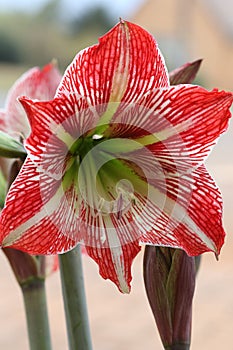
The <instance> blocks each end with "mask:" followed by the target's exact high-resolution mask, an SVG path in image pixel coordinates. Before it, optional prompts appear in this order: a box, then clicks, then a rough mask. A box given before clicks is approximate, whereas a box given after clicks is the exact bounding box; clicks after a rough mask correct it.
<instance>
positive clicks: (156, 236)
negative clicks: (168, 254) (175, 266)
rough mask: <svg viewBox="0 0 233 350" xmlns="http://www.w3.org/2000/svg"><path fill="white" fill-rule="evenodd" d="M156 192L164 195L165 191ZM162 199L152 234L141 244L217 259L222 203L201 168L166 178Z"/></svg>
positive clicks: (220, 241)
mask: <svg viewBox="0 0 233 350" xmlns="http://www.w3.org/2000/svg"><path fill="white" fill-rule="evenodd" d="M160 190H161V191H164V192H165V189H161V188H160ZM166 195H167V200H166V202H165V205H164V209H163V213H162V215H161V216H160V217H159V218H158V219H157V221H156V223H155V227H154V230H151V231H150V232H147V233H145V234H144V235H143V236H142V237H141V239H140V240H141V242H142V243H143V244H155V245H165V246H170V247H181V248H183V249H184V250H185V251H186V252H187V254H189V255H199V254H201V253H203V252H205V251H213V252H215V253H216V254H217V255H218V254H219V253H220V249H221V247H222V245H223V242H224V237H225V233H224V229H223V227H222V199H221V194H220V192H219V190H218V188H217V186H216V185H215V183H214V180H213V179H212V178H211V176H210V175H209V173H208V171H207V170H206V168H205V167H204V165H202V166H201V167H199V168H198V169H197V170H196V171H194V172H193V173H192V174H189V175H187V176H182V177H181V178H175V177H170V178H169V177H168V178H167V182H166ZM151 212H152V210H151ZM148 215H152V214H150V213H148Z"/></svg>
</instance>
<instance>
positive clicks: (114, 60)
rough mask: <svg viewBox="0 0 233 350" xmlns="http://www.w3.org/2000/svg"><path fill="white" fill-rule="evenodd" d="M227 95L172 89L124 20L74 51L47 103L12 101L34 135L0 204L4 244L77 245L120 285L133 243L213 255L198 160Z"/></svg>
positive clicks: (211, 209) (217, 232)
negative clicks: (91, 43)
mask: <svg viewBox="0 0 233 350" xmlns="http://www.w3.org/2000/svg"><path fill="white" fill-rule="evenodd" d="M232 100H233V96H232V94H231V93H227V92H224V91H218V90H216V89H215V90H213V91H210V92H209V91H207V90H205V89H203V88H201V87H199V86H192V85H178V86H170V85H169V77H168V72H167V69H166V66H165V63H164V59H163V57H162V55H161V53H160V51H159V50H158V48H157V44H156V42H155V40H154V38H153V37H152V36H151V35H150V34H149V33H147V32H146V31H145V30H143V29H142V28H141V27H139V26H137V25H135V24H132V23H129V22H125V21H120V23H119V24H117V25H116V26H115V27H114V28H113V29H112V30H110V31H109V32H108V33H107V34H106V35H105V36H103V37H102V38H101V39H100V41H99V44H97V45H94V46H92V47H90V48H87V49H85V50H83V51H82V52H80V53H79V54H77V56H76V57H75V59H74V61H73V62H72V63H71V65H70V66H69V67H68V69H67V70H66V72H65V74H64V76H63V78H62V81H61V83H60V85H59V87H58V89H57V92H56V95H55V98H54V99H53V100H51V101H45V102H38V101H35V100H31V99H29V98H27V97H21V98H20V102H21V104H22V105H23V107H24V109H25V111H26V113H27V116H28V119H29V121H30V125H31V130H32V131H31V134H30V136H29V137H28V138H27V139H26V141H25V142H24V147H25V148H26V149H27V152H28V157H27V159H26V161H25V163H24V165H23V167H22V169H21V172H20V174H19V176H18V177H17V179H16V180H15V182H14V183H13V185H12V187H11V189H10V191H9V193H8V196H7V200H6V205H5V208H4V210H3V212H2V216H1V242H2V246H12V247H15V248H17V249H21V250H24V251H27V252H30V253H33V254H53V253H62V252H65V251H67V250H70V249H72V248H73V247H74V246H76V245H77V244H78V243H79V242H81V243H83V244H85V246H86V250H87V253H88V254H89V255H90V256H91V257H92V258H93V259H94V260H95V261H96V262H97V263H98V264H99V268H100V274H101V275H102V276H103V277H104V278H109V279H111V280H112V281H113V282H114V283H115V284H116V285H117V286H118V288H119V289H120V290H121V291H122V292H129V289H130V281H131V264H132V261H133V259H134V257H135V256H136V255H137V254H138V252H139V251H140V245H141V244H152V245H164V246H170V247H180V248H182V249H184V250H185V251H186V252H187V253H188V254H189V255H198V254H201V253H203V252H205V251H213V252H214V253H215V254H217V255H218V254H219V253H220V249H221V246H222V244H223V242H224V236H225V233H224V230H223V227H222V207H221V196H220V193H219V191H218V189H217V188H216V186H215V184H214V182H213V180H212V179H211V177H210V175H209V174H208V172H207V170H206V168H205V166H204V165H203V162H204V159H205V158H206V156H207V155H208V153H209V152H210V149H211V148H212V146H213V145H214V144H215V142H216V140H217V138H218V137H219V135H220V134H221V133H222V132H224V131H225V130H226V128H227V125H228V120H229V118H230V112H229V108H230V106H231V103H232ZM22 204H23V205H22ZM18 208H21V209H20V210H18Z"/></svg>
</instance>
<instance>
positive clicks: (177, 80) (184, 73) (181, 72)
mask: <svg viewBox="0 0 233 350" xmlns="http://www.w3.org/2000/svg"><path fill="white" fill-rule="evenodd" d="M201 62H202V60H196V61H194V62H191V63H185V64H184V65H183V66H181V67H179V68H176V69H174V70H173V71H171V72H170V73H169V80H170V84H171V85H178V84H190V83H192V82H193V80H194V79H195V77H196V74H197V72H198V70H199V68H200V65H201Z"/></svg>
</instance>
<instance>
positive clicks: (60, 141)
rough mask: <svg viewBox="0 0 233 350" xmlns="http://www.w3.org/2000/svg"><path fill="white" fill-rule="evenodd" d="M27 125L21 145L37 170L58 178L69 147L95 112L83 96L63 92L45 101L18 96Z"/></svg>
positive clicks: (64, 165)
mask: <svg viewBox="0 0 233 350" xmlns="http://www.w3.org/2000/svg"><path fill="white" fill-rule="evenodd" d="M20 102H21V103H22V105H23V107H24V109H25V111H26V112H27V115H28V119H29V121H30V124H31V130H32V132H31V134H30V136H29V137H28V138H27V140H26V141H25V148H26V149H27V151H28V152H29V153H30V157H31V159H32V160H33V161H34V163H36V164H37V165H38V166H39V168H40V169H43V171H46V172H47V174H50V176H53V177H54V178H57V179H58V178H61V176H62V175H63V173H64V171H65V170H66V167H67V162H68V161H69V150H70V148H71V147H72V144H74V143H75V142H76V141H77V140H78V139H79V138H80V137H81V136H82V135H84V134H85V133H86V132H87V131H88V130H89V129H91V128H92V127H93V125H95V124H96V122H95V119H96V115H97V112H96V110H94V112H93V110H92V109H91V108H88V105H87V102H86V99H83V98H76V95H69V96H68V97H66V96H65V95H63V96H62V97H61V98H55V99H54V100H52V101H49V102H35V101H32V100H30V99H27V98H25V97H24V98H20Z"/></svg>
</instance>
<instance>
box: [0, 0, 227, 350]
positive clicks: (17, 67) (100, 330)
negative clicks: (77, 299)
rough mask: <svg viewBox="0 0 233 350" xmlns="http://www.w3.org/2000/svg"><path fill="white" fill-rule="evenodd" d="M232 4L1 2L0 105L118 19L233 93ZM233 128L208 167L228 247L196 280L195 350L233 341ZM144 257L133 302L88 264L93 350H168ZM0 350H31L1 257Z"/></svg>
mask: <svg viewBox="0 0 233 350" xmlns="http://www.w3.org/2000/svg"><path fill="white" fill-rule="evenodd" d="M232 16H233V2H232V0H221V1H219V0H192V1H187V0H131V1H123V0H121V1H115V2H113V3H112V2H109V1H108V0H102V1H101V0H99V1H98V0H95V1H94V0H88V1H87V0H85V2H84V1H77V2H75V1H72V0H52V1H48V0H34V1H33V3H32V2H31V1H27V0H18V1H17V2H16V1H14V0H1V3H0V106H1V107H2V106H3V105H4V99H5V96H6V93H7V90H8V89H9V88H10V87H11V85H12V84H13V83H14V81H15V80H16V79H17V78H18V77H19V76H20V75H21V74H22V73H23V72H24V71H25V70H27V69H28V68H30V67H33V66H43V65H44V64H46V63H48V62H50V61H51V60H52V59H53V58H55V59H57V61H58V66H59V68H60V70H61V71H64V69H65V68H66V66H67V65H68V64H69V63H70V62H71V60H72V59H73V57H74V56H75V54H76V53H77V52H78V51H79V50H81V49H82V48H84V47H86V46H89V45H92V44H94V43H96V42H97V40H98V37H99V36H101V35H103V34H104V33H105V32H106V31H107V30H108V29H110V28H111V27H112V26H113V25H115V24H116V23H117V22H118V19H119V17H122V18H124V19H128V20H130V21H132V22H135V23H137V24H139V25H141V26H143V27H144V28H145V29H148V30H149V31H150V32H151V33H152V34H153V35H154V36H155V38H156V39H157V41H158V43H159V46H160V48H161V50H162V52H163V54H164V56H165V59H166V62H167V65H168V67H169V69H173V68H175V67H177V66H179V65H181V64H183V63H185V62H186V61H192V60H195V59H199V58H203V59H204V62H203V65H202V67H201V70H200V73H199V75H198V79H197V81H198V83H200V84H202V85H203V86H204V87H206V88H210V89H212V88H214V87H218V88H221V89H226V90H232V87H233V69H232V64H233V21H232ZM232 151H233V126H232V123H231V126H230V129H229V131H228V133H227V134H225V135H224V136H223V137H222V138H221V140H220V141H219V142H218V145H217V146H216V147H215V149H214V150H213V152H212V154H211V155H210V157H209V159H208V161H207V167H208V169H209V170H210V172H211V174H212V175H213V177H214V178H215V180H216V182H217V183H218V185H219V187H220V188H221V191H222V193H223V199H224V226H225V228H226V231H227V239H226V244H225V246H224V248H223V250H222V254H221V256H220V261H219V262H216V261H215V259H214V256H212V255H211V254H205V255H204V257H203V259H202V266H201V270H200V272H199V275H198V278H197V287H196V293H195V298H194V310H193V314H194V315H193V341H192V346H191V350H202V349H205V350H206V349H211V350H217V349H223V348H225V349H230V347H231V346H232V343H233V332H232V329H233V272H232V270H233V238H232V236H233V218H232V214H233V156H232ZM142 255H143V254H140V255H139V256H138V257H137V258H136V260H135V262H134V265H133V283H132V292H131V294H130V295H121V294H120V293H119V292H118V291H117V290H116V288H115V286H114V285H112V284H111V283H110V282H108V281H104V280H102V279H101V278H100V277H99V275H98V269H97V266H96V265H95V263H94V262H93V261H91V260H90V259H89V258H88V257H84V269H85V279H86V292H87V298H88V307H89V315H90V324H91V331H92V335H93V345H94V346H93V347H94V349H95V350H119V349H121V350H129V349H134V350H142V349H143V350H144V349H162V346H161V343H160V340H159V336H158V332H157V329H156V327H155V324H154V321H153V317H152V313H151V311H150V309H149V306H148V303H147V299H146V296H145V292H144V287H143V281H142ZM0 279H1V283H0V320H1V321H0V349H7V350H13V349H15V346H16V345H17V349H18V350H26V349H28V343H27V335H26V323H25V318H24V310H23V301H22V297H21V295H20V290H19V288H18V286H17V284H16V282H15V280H14V276H13V274H12V272H11V270H10V267H9V265H8V263H7V261H6V259H5V256H3V254H0ZM47 293H48V303H49V313H50V320H51V328H52V339H53V345H54V349H55V350H66V349H68V345H67V341H66V335H65V324H64V314H63V307H62V303H61V288H60V281H59V274H58V273H56V274H54V275H53V276H51V277H49V278H48V280H47Z"/></svg>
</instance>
